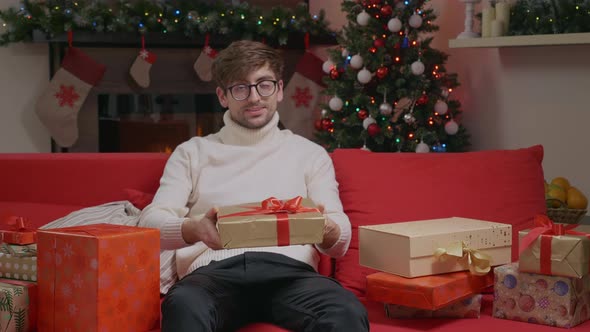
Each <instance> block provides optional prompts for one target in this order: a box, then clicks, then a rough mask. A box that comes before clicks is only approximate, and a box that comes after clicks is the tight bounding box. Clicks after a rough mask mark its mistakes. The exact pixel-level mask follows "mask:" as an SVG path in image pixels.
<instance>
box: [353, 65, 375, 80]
mask: <svg viewBox="0 0 590 332" xmlns="http://www.w3.org/2000/svg"><path fill="white" fill-rule="evenodd" d="M372 77H373V75H372V74H371V72H370V71H369V70H368V69H367V68H363V69H361V70H360V71H359V72H358V74H356V79H357V80H359V82H361V84H367V83H369V82H371V78H372Z"/></svg>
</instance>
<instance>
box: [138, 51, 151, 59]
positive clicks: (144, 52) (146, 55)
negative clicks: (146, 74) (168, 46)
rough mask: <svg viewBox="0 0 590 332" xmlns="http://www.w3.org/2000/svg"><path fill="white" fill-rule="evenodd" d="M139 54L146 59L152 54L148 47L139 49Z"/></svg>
mask: <svg viewBox="0 0 590 332" xmlns="http://www.w3.org/2000/svg"><path fill="white" fill-rule="evenodd" d="M139 56H140V57H141V58H142V59H144V60H145V59H147V58H148V56H150V52H148V51H147V50H146V49H143V50H141V51H139Z"/></svg>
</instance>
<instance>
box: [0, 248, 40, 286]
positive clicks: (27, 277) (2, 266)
mask: <svg viewBox="0 0 590 332" xmlns="http://www.w3.org/2000/svg"><path fill="white" fill-rule="evenodd" d="M0 278H9V279H17V280H24V281H36V280H37V257H36V256H13V255H10V254H5V253H0Z"/></svg>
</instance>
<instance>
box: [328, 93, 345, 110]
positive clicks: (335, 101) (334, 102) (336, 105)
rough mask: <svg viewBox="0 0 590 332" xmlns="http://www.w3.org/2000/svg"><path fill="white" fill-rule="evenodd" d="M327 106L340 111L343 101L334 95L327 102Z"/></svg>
mask: <svg viewBox="0 0 590 332" xmlns="http://www.w3.org/2000/svg"><path fill="white" fill-rule="evenodd" d="M328 106H330V109H331V110H332V111H340V110H341V109H342V106H344V103H343V102H342V99H340V98H338V97H336V96H334V97H332V98H331V99H330V101H329V102H328Z"/></svg>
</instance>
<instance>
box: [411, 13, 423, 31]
mask: <svg viewBox="0 0 590 332" xmlns="http://www.w3.org/2000/svg"><path fill="white" fill-rule="evenodd" d="M409 23H410V26H411V27H412V28H414V29H417V28H419V27H420V26H421V25H422V16H420V15H418V14H414V15H412V16H410V21H409Z"/></svg>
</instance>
